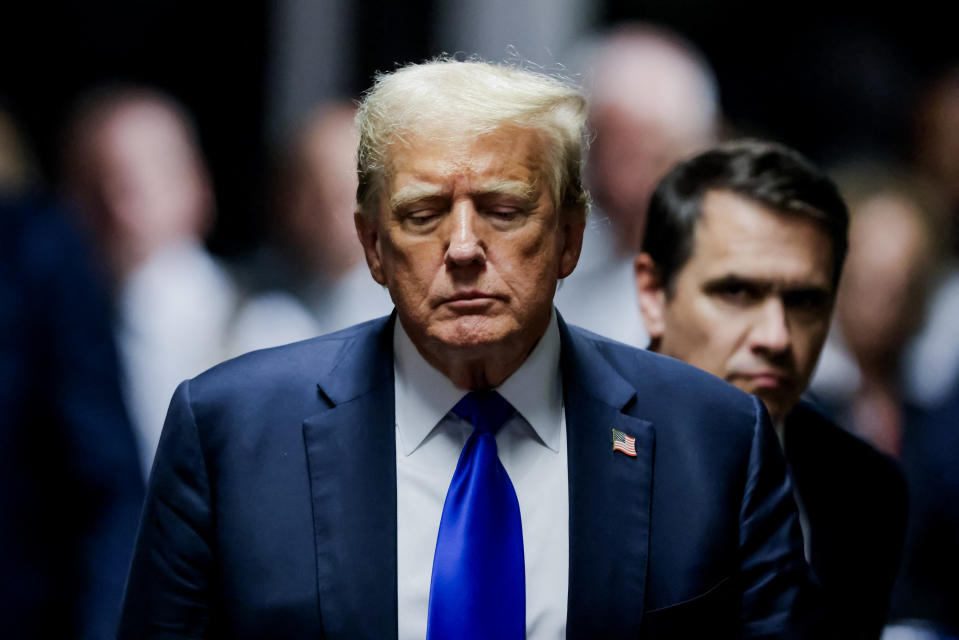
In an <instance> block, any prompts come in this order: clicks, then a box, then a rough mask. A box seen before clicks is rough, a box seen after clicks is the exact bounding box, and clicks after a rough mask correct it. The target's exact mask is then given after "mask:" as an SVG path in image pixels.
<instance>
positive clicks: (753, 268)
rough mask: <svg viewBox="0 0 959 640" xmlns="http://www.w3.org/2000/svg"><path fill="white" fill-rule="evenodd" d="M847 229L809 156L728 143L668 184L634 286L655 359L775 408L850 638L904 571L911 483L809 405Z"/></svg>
mask: <svg viewBox="0 0 959 640" xmlns="http://www.w3.org/2000/svg"><path fill="white" fill-rule="evenodd" d="M847 226H848V212H847V210H846V205H845V204H844V203H843V200H842V198H841V197H840V195H839V193H838V191H837V189H836V187H835V186H834V185H833V183H832V182H831V181H830V180H829V179H828V178H827V177H826V176H825V175H823V174H822V173H821V172H820V171H819V170H818V169H817V168H816V167H814V166H813V165H812V164H811V163H810V162H809V161H808V160H806V159H805V158H803V157H802V156H801V155H799V154H798V153H796V152H795V151H793V150H791V149H788V148H785V147H782V146H778V145H774V144H770V143H763V142H754V141H745V142H732V143H727V144H725V145H721V146H719V147H717V148H715V149H713V150H710V151H707V152H705V153H702V154H700V155H698V156H696V157H694V158H692V159H690V160H687V161H685V162H683V163H681V164H680V165H678V166H677V167H676V168H674V169H673V170H672V171H671V172H670V173H669V174H668V175H667V176H666V177H665V178H663V180H662V181H661V182H660V184H659V186H658V187H657V188H656V191H655V192H654V194H653V197H652V200H651V203H650V207H649V217H648V222H647V231H646V236H645V238H644V241H643V252H642V253H641V254H640V255H639V257H638V258H637V259H636V280H637V286H638V290H639V298H640V307H641V310H642V314H643V318H644V320H645V323H646V328H647V329H648V330H649V333H650V337H651V342H650V348H651V349H652V350H653V351H658V352H660V353H663V354H666V355H670V356H673V357H676V358H679V359H681V360H685V361H686V362H689V363H690V364H694V365H696V366H698V367H700V368H702V369H705V370H706V371H709V372H710V373H713V374H715V375H717V376H719V377H721V378H723V379H725V380H726V381H727V382H730V383H732V384H734V385H735V386H737V387H739V388H740V389H742V390H744V391H746V392H748V393H751V394H754V395H756V396H758V397H759V398H761V399H762V400H763V402H764V403H765V404H766V408H767V409H768V410H769V413H770V416H771V417H772V418H773V421H774V423H775V425H776V428H777V432H778V434H779V436H780V440H781V442H782V443H783V446H784V449H785V454H786V459H787V462H788V463H789V466H790V471H791V475H792V478H793V481H794V484H795V490H796V494H797V499H798V502H799V504H800V513H801V516H802V522H803V525H804V527H803V528H804V533H805V538H806V550H807V556H808V557H809V559H810V562H811V564H812V567H813V570H814V572H815V573H816V574H817V577H818V578H819V579H820V581H821V583H822V586H823V589H824V591H825V593H826V595H827V602H828V603H830V605H831V609H832V615H831V622H832V624H833V626H834V628H836V629H837V630H838V631H840V632H841V637H844V638H867V637H871V638H875V637H877V636H878V634H879V630H880V628H881V626H882V623H883V620H884V615H885V611H886V607H887V604H888V598H889V591H890V589H891V586H892V581H893V579H894V578H895V575H896V571H897V569H898V564H899V554H900V551H901V546H902V536H903V530H904V524H905V498H906V496H905V486H904V483H903V480H902V476H901V473H900V472H899V470H898V469H897V467H896V465H895V463H893V462H892V461H891V460H888V459H886V458H885V457H884V456H882V455H881V454H879V453H878V452H876V451H875V450H874V449H872V448H871V447H870V446H869V445H867V444H866V443H865V442H862V441H860V440H858V439H857V438H855V437H853V436H851V435H849V434H847V433H845V432H844V431H842V430H841V429H839V428H838V427H836V426H835V425H833V424H832V423H830V422H829V421H828V420H826V419H825V418H824V417H822V416H820V415H819V414H817V413H816V412H815V411H814V410H813V409H811V408H810V407H809V406H807V405H805V404H800V403H799V398H800V395H801V394H802V393H803V391H804V390H805V388H806V384H807V382H808V381H809V377H810V375H811V374H812V371H813V368H814V367H815V365H816V360H817V358H818V357H819V351H820V349H821V348H822V345H823V341H824V340H825V338H826V333H827V331H828V329H829V318H830V315H831V313H832V307H833V301H834V299H835V293H836V286H837V284H838V281H839V274H840V272H841V269H842V263H843V260H844V258H845V253H846V243H847V241H846V231H847Z"/></svg>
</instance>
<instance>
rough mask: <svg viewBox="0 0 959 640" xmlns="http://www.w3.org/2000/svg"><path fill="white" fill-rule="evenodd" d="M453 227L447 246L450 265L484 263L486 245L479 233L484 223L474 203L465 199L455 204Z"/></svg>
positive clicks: (447, 259) (452, 212) (452, 219)
mask: <svg viewBox="0 0 959 640" xmlns="http://www.w3.org/2000/svg"><path fill="white" fill-rule="evenodd" d="M450 220H451V228H450V239H449V246H448V247H447V248H446V262H447V264H449V265H455V266H464V265H469V264H474V263H475V264H482V263H483V262H484V261H485V260H486V247H485V245H484V243H483V241H482V239H481V237H480V235H479V233H478V228H477V227H478V226H479V225H481V224H482V222H481V221H480V220H479V215H478V213H477V211H476V207H475V206H473V203H472V202H470V201H468V200H464V201H460V202H456V203H454V204H453V209H452V211H451V215H450Z"/></svg>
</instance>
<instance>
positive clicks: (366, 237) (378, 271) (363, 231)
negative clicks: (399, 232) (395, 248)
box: [353, 211, 386, 287]
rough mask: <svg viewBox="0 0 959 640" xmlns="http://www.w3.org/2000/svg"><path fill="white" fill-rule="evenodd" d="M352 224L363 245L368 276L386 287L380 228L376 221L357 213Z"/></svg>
mask: <svg viewBox="0 0 959 640" xmlns="http://www.w3.org/2000/svg"><path fill="white" fill-rule="evenodd" d="M353 223H354V224H355V225H356V235H357V236H358V237H359V239H360V244H361V245H363V253H364V255H366V264H367V266H368V267H369V268H370V275H371V276H373V279H374V280H376V282H377V283H379V284H381V285H383V286H384V287H385V286H386V274H385V273H384V271H383V259H382V247H381V246H380V227H379V224H378V223H377V221H376V220H371V219H370V218H368V217H367V216H365V215H363V214H362V213H360V212H359V211H357V212H356V213H354V214H353Z"/></svg>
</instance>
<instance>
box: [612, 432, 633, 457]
mask: <svg viewBox="0 0 959 640" xmlns="http://www.w3.org/2000/svg"><path fill="white" fill-rule="evenodd" d="M613 451H622V452H623V453H625V454H626V455H628V456H632V457H633V458H635V457H636V438H630V437H629V436H628V435H626V434H625V433H623V432H622V431H619V430H618V429H613Z"/></svg>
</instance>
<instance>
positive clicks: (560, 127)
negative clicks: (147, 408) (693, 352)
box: [120, 60, 816, 639]
mask: <svg viewBox="0 0 959 640" xmlns="http://www.w3.org/2000/svg"><path fill="white" fill-rule="evenodd" d="M584 121H585V102H584V99H583V97H582V96H581V94H580V93H578V92H577V91H575V90H573V89H570V88H568V87H567V86H565V85H564V84H563V83H561V82H559V81H558V80H556V79H554V78H551V77H548V76H545V75H541V74H538V73H534V72H529V71H525V70H521V69H515V68H509V67H503V66H496V65H489V64H485V63H480V62H460V61H454V60H440V61H434V62H431V63H427V64H423V65H413V66H409V67H405V68H403V69H400V70H398V71H396V72H394V73H392V74H388V75H384V76H381V77H380V78H379V79H378V80H377V83H376V85H375V86H374V87H373V89H372V90H371V91H370V93H368V94H367V96H366V98H365V99H364V102H363V104H362V105H361V107H360V112H359V115H358V118H357V122H358V126H359V131H360V148H359V162H358V168H359V178H360V186H359V189H358V191H357V203H358V204H357V214H356V217H355V220H356V227H357V231H358V235H359V238H360V241H361V243H362V245H363V248H364V250H365V254H366V259H367V263H368V266H369V268H370V272H371V274H372V276H373V278H374V279H375V280H376V281H377V282H379V283H380V284H382V285H384V286H386V287H387V288H388V289H389V292H390V295H391V297H392V299H393V301H394V303H395V306H396V311H395V313H394V314H393V315H392V316H391V317H389V318H382V319H379V320H374V321H370V322H368V323H365V324H362V325H358V326H355V327H352V328H349V329H346V330H344V331H341V332H338V333H334V334H331V335H327V336H323V337H320V338H316V339H314V340H310V341H306V342H303V343H298V344H294V345H289V346H286V347H280V348H277V349H272V350H267V351H260V352H254V353H252V354H248V355H246V356H243V357H241V358H238V359H236V360H233V361H230V362H227V363H225V364H223V365H220V366H218V367H216V368H214V369H212V370H210V371H208V372H207V373H205V374H203V375H201V376H198V377H197V378H195V379H193V380H190V381H187V382H184V383H183V384H182V385H181V386H180V387H179V388H178V390H177V392H176V394H175V395H174V398H173V401H172V404H171V407H170V413H169V415H168V418H167V422H166V425H165V427H164V434H163V437H162V438H161V442H160V447H159V450H158V453H157V458H156V462H155V466H154V469H153V474H152V477H151V480H150V488H149V496H148V499H147V503H146V507H145V512H144V517H143V521H142V524H141V530H140V534H139V540H138V544H137V549H136V552H135V559H134V562H133V567H132V570H131V574H130V579H129V584H128V588H127V594H126V602H125V609H124V615H123V621H122V624H121V633H120V635H121V637H123V638H148V637H164V638H170V637H191V638H196V637H218V636H223V637H233V638H254V637H269V638H301V637H302V638H307V637H325V638H392V637H401V638H415V637H419V638H422V637H424V635H425V636H426V637H427V638H431V639H432V638H436V639H438V638H443V637H450V636H455V637H462V638H469V637H475V636H476V635H478V632H477V629H478V628H479V625H480V624H483V625H486V624H487V623H491V624H494V625H495V624H496V623H497V622H499V621H500V619H501V618H505V617H507V615H510V616H512V615H516V612H517V607H519V609H518V612H519V613H518V615H519V616H521V617H520V625H519V628H518V629H517V628H516V627H512V631H511V636H513V637H522V636H524V635H525V636H526V637H530V638H560V637H569V638H620V637H622V638H635V637H648V638H667V637H669V638H689V637H707V636H708V637H748V638H758V637H777V638H778V637H790V636H793V635H794V636H804V634H806V633H811V632H810V631H809V628H808V625H809V622H810V620H812V619H813V618H814V615H813V614H814V612H815V608H816V607H815V605H816V594H815V593H814V592H810V591H809V588H810V583H809V582H808V575H807V568H806V565H805V562H804V560H803V557H802V541H801V534H800V529H799V524H798V520H797V515H796V506H795V503H794V501H793V498H792V493H791V489H790V486H789V484H788V481H787V479H786V473H785V466H784V463H783V460H782V457H781V454H780V453H779V450H778V446H777V443H776V438H775V434H774V432H773V430H772V427H771V424H770V422H769V418H768V415H767V414H766V412H765V410H764V409H763V406H762V404H761V403H760V402H759V401H758V400H756V399H755V398H750V397H749V396H748V395H746V394H743V393H741V392H740V391H738V390H736V389H735V388H733V387H732V386H729V385H726V384H724V383H722V382H721V381H718V380H716V379H714V378H713V377H712V376H709V375H707V374H705V373H702V372H700V371H698V370H696V369H694V368H692V367H689V366H687V365H684V364H682V363H679V362H676V361H674V360H671V359H668V358H663V357H661V356H657V355H655V354H650V353H646V352H643V351H639V350H636V349H633V348H630V347H627V346H625V345H621V344H618V343H615V342H612V341H610V340H607V339H604V338H602V337H600V336H597V335H594V334H590V333H587V332H585V331H582V330H580V329H577V328H575V327H569V326H567V325H566V324H565V323H564V322H563V321H562V319H561V318H560V317H559V316H558V315H557V314H556V313H555V311H554V309H553V305H552V299H553V294H554V292H555V289H556V286H557V282H558V280H559V279H561V278H563V277H565V276H567V275H569V273H570V272H572V270H573V268H574V267H575V265H576V262H577V259H578V257H579V252H580V246H581V242H582V236H583V230H584V227H585V223H586V210H587V198H586V193H585V190H584V189H583V186H582V182H581V179H580V168H581V162H580V159H581V152H582V141H583V138H584ZM491 390H495V393H493V391H491ZM468 392H469V393H468ZM494 397H495V398H498V399H499V400H498V401H497V402H498V403H499V404H498V406H500V407H502V406H504V404H503V401H505V406H506V407H507V409H506V410H505V413H503V416H502V417H503V419H502V420H500V422H501V423H502V426H501V427H499V429H498V431H497V430H496V427H491V428H489V429H487V427H486V426H484V424H482V423H483V420H482V419H478V418H476V417H475V416H476V415H477V414H475V413H474V414H473V417H472V418H471V419H470V420H471V421H466V420H464V419H463V418H461V417H460V416H462V415H463V414H462V413H461V412H459V411H458V408H460V407H461V406H463V403H464V402H466V401H468V400H469V399H470V398H474V399H475V398H486V399H487V400H488V399H490V398H494ZM477 402H478V401H477ZM484 402H485V400H484ZM490 436H494V442H495V444H494V445H493V446H492V450H493V451H494V452H497V453H496V455H495V456H494V458H493V461H492V462H490V460H489V458H486V459H485V460H483V461H479V459H478V458H472V457H471V456H472V453H473V452H474V451H475V450H476V449H475V447H473V443H475V442H476V441H478V439H483V438H485V440H482V442H484V443H486V444H485V445H483V446H485V447H487V448H486V449H485V451H489V444H490ZM471 447H473V448H471ZM464 460H466V461H467V462H469V461H475V462H476V467H477V468H480V467H482V468H484V469H485V468H487V467H486V466H485V465H487V464H489V465H492V467H495V468H498V469H499V471H498V472H496V474H495V475H496V480H495V482H496V483H497V487H500V488H501V487H503V486H507V485H508V489H507V491H508V492H509V493H510V494H511V497H510V498H506V499H504V500H503V505H506V506H508V505H507V503H510V504H512V505H515V506H518V510H517V513H518V515H519V518H518V519H513V518H512V517H506V516H505V515H504V517H502V518H498V517H493V518H487V519H486V520H485V521H484V522H482V523H481V524H482V526H483V527H485V528H483V531H484V532H486V533H484V534H483V536H480V537H478V538H477V537H475V536H473V537H471V536H472V534H473V533H475V531H477V529H475V528H474V527H475V526H476V522H475V520H477V519H480V517H479V516H475V517H474V514H475V513H480V512H479V511H473V512H471V511H470V509H471V508H473V506H475V505H478V504H479V502H481V501H480V500H474V498H475V496H473V495H472V494H470V495H468V496H467V498H466V499H465V500H464V502H465V503H467V504H468V505H471V506H470V507H469V508H466V509H465V516H464V519H463V520H462V522H465V523H466V524H464V525H463V527H462V531H460V530H459V529H455V527H453V528H452V529H451V528H450V526H449V525H450V522H451V520H449V519H448V515H450V514H451V513H453V512H456V513H463V512H459V511H457V509H459V508H460V506H461V505H459V503H458V501H457V499H454V498H453V496H454V493H455V492H454V485H455V486H460V485H458V484H457V483H458V482H459V480H460V479H461V478H462V476H461V472H464V473H467V474H469V473H473V471H472V470H471V469H469V468H465V467H469V466H470V465H469V464H466V465H464V464H463V461H464ZM477 473H479V472H477ZM469 477H477V476H469ZM504 479H505V482H504ZM486 480H488V478H485V477H484V481H486ZM490 482H492V481H490ZM470 486H473V485H470ZM448 487H449V494H447V488H448ZM476 487H479V488H476V489H475V493H476V494H482V493H483V492H484V491H486V485H484V484H483V483H478V484H477V485H476ZM455 495H459V494H458V493H456V494H455ZM448 496H449V497H448ZM476 508H477V509H478V506H477V507H476ZM483 513H487V512H483ZM504 513H505V512H504ZM455 522H460V521H455ZM510 527H516V528H514V529H512V530H511V531H509V532H508V534H509V535H514V534H515V535H519V534H520V533H521V539H522V546H521V548H520V553H519V554H518V561H519V563H520V564H519V581H520V589H521V590H520V591H519V592H518V593H519V594H521V596H517V597H510V598H504V599H502V600H501V601H499V602H497V601H496V597H497V596H498V595H500V594H502V593H507V592H509V593H516V592H515V591H514V590H513V589H514V587H515V586H516V584H515V583H514V582H510V581H511V580H512V579H513V578H514V577H515V576H514V574H513V573H512V571H513V570H514V569H515V568H516V566H517V565H516V564H511V565H510V567H509V569H510V572H509V576H507V575H506V573H505V572H504V573H503V575H502V576H501V575H500V574H499V573H497V572H493V574H492V575H490V574H489V573H490V572H487V571H484V569H485V568H486V566H485V565H486V563H487V562H489V563H502V562H504V557H503V556H506V555H508V554H507V553H506V551H505V549H504V551H503V553H502V554H501V553H498V551H499V548H493V549H491V550H487V551H491V553H489V554H488V555H487V556H486V561H483V562H480V561H477V562H475V563H474V564H472V565H467V564H464V563H462V562H461V560H462V559H463V558H478V557H480V556H478V555H476V553H477V548H480V547H483V542H484V541H485V540H487V539H488V537H494V536H495V537H497V539H499V536H501V535H502V534H504V531H503V530H504V529H507V528H510ZM454 529H455V530H454ZM461 533H462V535H460V534H461ZM487 536H488V537H487ZM510 539H513V538H510ZM450 540H452V541H453V543H455V544H453V546H450ZM457 545H459V546H457ZM511 549H513V548H512V547H511ZM434 550H436V553H435V554H434ZM441 550H442V552H441ZM511 560H517V558H516V557H513V556H512V555H511ZM450 567H452V569H451V568H450ZM481 575H482V579H483V580H487V582H485V583H484V584H485V585H486V588H485V591H484V592H483V593H481V594H479V595H481V596H482V599H483V600H484V602H493V603H494V604H493V605H491V606H488V607H487V608H482V609H480V610H479V611H477V606H476V601H475V600H473V599H471V598H464V597H461V596H460V595H459V594H460V593H466V592H469V590H470V588H471V587H472V586H474V584H475V582H476V581H478V580H480V576H481ZM437 576H442V579H440V578H438V577H437ZM446 579H449V580H448V582H443V580H446ZM498 580H501V581H502V583H501V584H500V583H498V582H497V581H498ZM441 583H442V584H441ZM448 584H455V586H457V587H462V589H463V591H462V592H461V591H456V590H447V589H446V586H447V585H448ZM439 603H442V604H439ZM507 612H508V613H507ZM437 614H439V616H438V617H439V618H444V619H446V620H447V621H449V620H450V619H451V620H453V622H454V624H455V622H456V620H458V619H460V620H462V621H463V622H462V624H461V626H460V628H458V629H455V630H454V631H453V632H450V631H449V627H445V629H446V630H441V629H440V627H439V626H437V624H436V620H437ZM470 616H473V617H472V618H471V617H470ZM484 628H486V627H484ZM495 635H496V637H509V636H507V635H506V634H505V633H504V634H502V635H501V634H495Z"/></svg>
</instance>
